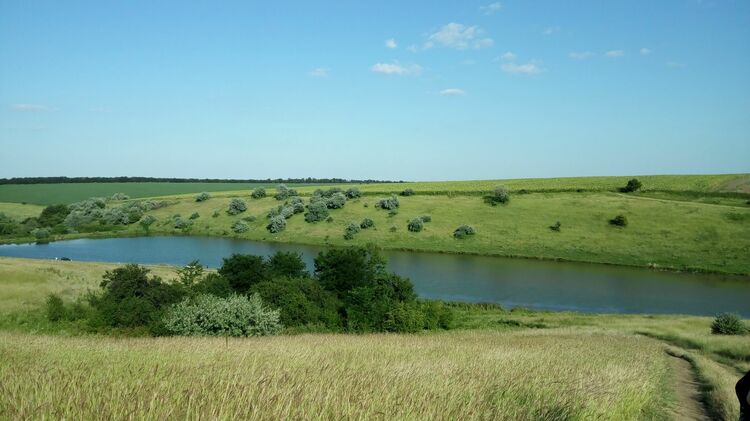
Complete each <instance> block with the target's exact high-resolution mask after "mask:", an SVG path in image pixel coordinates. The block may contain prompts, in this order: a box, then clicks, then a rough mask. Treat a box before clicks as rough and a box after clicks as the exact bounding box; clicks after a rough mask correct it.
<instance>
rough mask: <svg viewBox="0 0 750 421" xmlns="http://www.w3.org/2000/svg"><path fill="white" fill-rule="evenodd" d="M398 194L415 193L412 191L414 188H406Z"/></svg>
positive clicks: (407, 194) (410, 194)
mask: <svg viewBox="0 0 750 421" xmlns="http://www.w3.org/2000/svg"><path fill="white" fill-rule="evenodd" d="M400 194H401V196H414V195H415V194H416V193H415V192H414V189H410V188H406V189H404V190H403V191H402V192H401V193H400Z"/></svg>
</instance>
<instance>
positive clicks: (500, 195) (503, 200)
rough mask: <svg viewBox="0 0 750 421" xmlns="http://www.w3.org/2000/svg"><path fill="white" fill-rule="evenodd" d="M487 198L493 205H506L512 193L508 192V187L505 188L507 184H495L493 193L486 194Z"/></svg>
mask: <svg viewBox="0 0 750 421" xmlns="http://www.w3.org/2000/svg"><path fill="white" fill-rule="evenodd" d="M485 200H486V201H487V202H488V203H489V204H491V205H492V206H496V205H498V204H500V205H505V204H507V203H508V202H510V193H509V192H508V189H506V188H505V186H495V188H494V189H493V190H492V194H490V195H489V196H486V197H485Z"/></svg>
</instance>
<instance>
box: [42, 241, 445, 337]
mask: <svg viewBox="0 0 750 421" xmlns="http://www.w3.org/2000/svg"><path fill="white" fill-rule="evenodd" d="M385 263H386V262H385V260H384V259H383V258H382V257H381V256H380V254H379V253H378V252H377V251H375V250H374V249H371V248H342V249H333V250H329V251H327V252H323V253H320V254H319V255H318V256H317V257H316V258H315V271H314V273H312V274H311V273H309V272H308V271H307V270H306V266H305V263H304V262H303V260H302V258H301V256H300V255H299V254H296V253H289V252H277V253H276V254H274V255H273V256H271V257H269V258H263V257H260V256H253V255H242V254H235V255H232V256H230V257H228V258H225V259H224V261H223V263H222V265H221V267H220V268H219V269H218V271H216V272H211V273H205V271H204V268H203V266H202V265H200V263H198V262H197V261H195V262H191V263H190V264H188V265H187V266H185V267H184V268H182V269H180V270H178V273H177V279H175V280H174V281H173V282H164V281H163V280H162V279H161V278H159V277H157V276H153V275H151V274H150V272H149V270H148V269H147V268H144V267H142V266H139V265H134V264H130V265H126V266H123V267H120V268H117V269H114V270H112V271H107V272H106V273H105V275H104V277H103V280H102V282H101V284H100V290H99V291H97V292H90V293H88V294H87V295H85V296H84V297H82V299H80V300H78V301H77V302H76V303H73V304H69V305H65V304H64V303H63V302H62V300H61V299H60V298H59V297H57V296H50V297H49V299H48V300H47V304H46V306H45V313H46V317H47V318H48V319H49V320H51V321H63V320H81V319H82V320H84V325H85V326H87V327H88V328H89V329H90V330H92V331H98V332H120V333H133V334H151V335H207V336H254V335H269V334H275V333H278V332H280V331H281V329H282V327H285V328H290V329H293V330H305V331H334V332H338V331H350V332H417V331H420V330H423V329H447V328H449V327H450V325H451V322H452V318H453V314H452V312H451V310H450V308H449V307H448V306H446V305H444V304H443V303H441V302H424V301H419V300H417V298H416V294H415V293H414V288H413V285H412V283H411V281H409V280H408V279H406V278H402V277H399V276H397V275H395V274H392V273H388V272H387V271H386V270H385Z"/></svg>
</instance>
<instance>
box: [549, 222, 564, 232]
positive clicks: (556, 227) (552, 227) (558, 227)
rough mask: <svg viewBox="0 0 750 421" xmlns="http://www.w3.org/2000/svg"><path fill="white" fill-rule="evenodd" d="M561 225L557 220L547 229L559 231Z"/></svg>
mask: <svg viewBox="0 0 750 421" xmlns="http://www.w3.org/2000/svg"><path fill="white" fill-rule="evenodd" d="M561 226H562V224H560V221H557V222H555V223H554V224H552V225H550V226H549V229H551V230H552V231H556V232H560V227H561Z"/></svg>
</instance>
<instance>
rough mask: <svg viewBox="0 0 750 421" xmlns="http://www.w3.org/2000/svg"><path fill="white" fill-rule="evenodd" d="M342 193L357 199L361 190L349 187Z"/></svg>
mask: <svg viewBox="0 0 750 421" xmlns="http://www.w3.org/2000/svg"><path fill="white" fill-rule="evenodd" d="M344 195H345V196H346V198H347V199H359V198H360V197H362V192H361V191H359V189H358V188H356V187H349V188H348V189H346V191H345V192H344Z"/></svg>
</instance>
